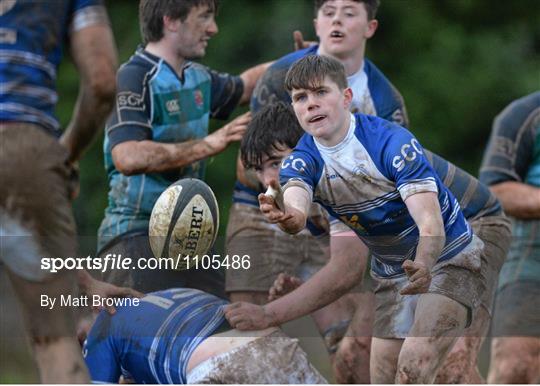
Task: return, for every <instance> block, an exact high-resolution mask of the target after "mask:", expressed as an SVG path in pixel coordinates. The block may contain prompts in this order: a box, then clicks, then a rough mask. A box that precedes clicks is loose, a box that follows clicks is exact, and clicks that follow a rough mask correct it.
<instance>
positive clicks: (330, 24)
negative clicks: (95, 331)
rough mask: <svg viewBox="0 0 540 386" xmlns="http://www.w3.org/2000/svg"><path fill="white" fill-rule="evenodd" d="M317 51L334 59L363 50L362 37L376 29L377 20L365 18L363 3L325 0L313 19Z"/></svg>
mask: <svg viewBox="0 0 540 386" xmlns="http://www.w3.org/2000/svg"><path fill="white" fill-rule="evenodd" d="M314 24H315V32H316V33H317V36H318V37H319V41H320V45H321V51H322V52H323V53H324V54H326V55H331V56H334V57H335V58H337V59H346V58H349V57H354V56H358V55H362V57H363V54H364V50H365V45H366V40H367V39H369V38H370V37H372V36H373V34H374V33H375V30H376V29H377V20H368V14H367V11H366V8H365V5H364V3H360V2H357V1H352V0H329V1H327V2H326V3H324V4H323V6H322V7H321V8H320V9H319V11H318V13H317V18H316V19H315V20H314Z"/></svg>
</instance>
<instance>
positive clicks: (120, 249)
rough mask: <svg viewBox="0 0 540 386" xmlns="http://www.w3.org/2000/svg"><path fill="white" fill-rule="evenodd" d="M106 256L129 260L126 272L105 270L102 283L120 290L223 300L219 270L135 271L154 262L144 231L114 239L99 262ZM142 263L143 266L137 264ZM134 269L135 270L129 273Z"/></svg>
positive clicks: (102, 253)
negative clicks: (194, 293) (190, 293)
mask: <svg viewBox="0 0 540 386" xmlns="http://www.w3.org/2000/svg"><path fill="white" fill-rule="evenodd" d="M107 254H114V255H116V256H121V258H126V257H129V258H131V259H132V260H133V264H134V265H133V267H130V269H108V270H106V271H105V272H104V273H103V274H102V279H103V280H104V281H106V282H108V283H112V284H114V285H118V286H122V287H131V288H134V289H136V290H137V291H141V292H143V293H147V292H154V291H161V290H164V289H168V288H176V287H185V288H195V289H198V290H201V291H205V292H208V293H211V294H212V295H215V296H218V297H220V298H223V299H225V298H226V294H225V280H224V274H223V270H221V269H213V268H209V269H202V268H200V269H189V270H183V271H176V270H173V269H165V268H162V269H158V268H156V269H138V267H145V266H146V265H147V263H148V260H149V259H154V254H153V252H152V249H151V248H150V242H149V240H148V231H147V230H135V231H130V232H128V233H125V234H123V235H120V236H117V237H116V238H115V239H113V240H111V241H110V242H109V243H108V244H107V245H105V246H104V247H103V249H102V250H101V251H100V252H99V256H100V257H101V258H102V259H103V258H104V257H105V256H107ZM140 259H143V260H146V262H144V264H143V265H141V264H139V263H138V262H137V261H138V260H140ZM132 268H135V269H132Z"/></svg>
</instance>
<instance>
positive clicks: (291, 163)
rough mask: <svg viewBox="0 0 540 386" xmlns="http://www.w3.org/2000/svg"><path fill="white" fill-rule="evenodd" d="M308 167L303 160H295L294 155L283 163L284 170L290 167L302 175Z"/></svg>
mask: <svg viewBox="0 0 540 386" xmlns="http://www.w3.org/2000/svg"><path fill="white" fill-rule="evenodd" d="M306 166H307V165H306V161H304V160H303V159H302V158H294V156H293V155H290V156H289V157H287V158H285V159H284V160H283V162H282V163H281V168H282V169H287V168H288V167H291V168H292V169H293V170H296V171H297V172H300V173H304V172H305V171H306Z"/></svg>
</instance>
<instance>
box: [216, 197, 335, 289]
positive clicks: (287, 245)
mask: <svg viewBox="0 0 540 386" xmlns="http://www.w3.org/2000/svg"><path fill="white" fill-rule="evenodd" d="M329 242H330V239H329V237H328V235H323V236H320V237H315V236H313V235H312V234H311V233H310V232H309V231H307V230H304V231H302V232H301V233H299V234H297V235H289V234H287V233H285V232H283V231H282V230H281V229H279V228H278V226H277V225H276V224H270V223H268V221H267V220H266V218H265V217H264V216H263V215H262V213H261V212H260V210H259V208H258V207H256V206H251V205H246V204H241V203H234V204H233V205H232V206H231V210H230V212H229V223H228V226H227V241H226V253H227V254H228V255H239V256H243V255H248V256H249V257H250V262H251V266H250V268H249V269H247V270H243V269H238V270H232V269H229V270H227V272H226V276H225V277H226V279H225V288H226V291H227V292H237V291H261V292H267V291H268V290H269V289H270V287H271V286H272V284H273V283H274V280H275V279H276V277H277V276H278V274H280V273H281V272H286V273H289V274H292V275H295V276H298V277H300V278H301V279H302V280H307V279H309V278H310V277H311V276H313V275H314V274H315V272H317V271H318V270H320V269H321V268H322V267H323V266H324V265H325V264H326V263H327V261H328V260H329Z"/></svg>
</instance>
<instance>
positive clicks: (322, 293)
mask: <svg viewBox="0 0 540 386" xmlns="http://www.w3.org/2000/svg"><path fill="white" fill-rule="evenodd" d="M360 277H361V275H360V274H357V273H356V272H354V271H349V272H343V271H340V270H339V269H336V268H335V267H332V264H331V263H328V264H327V265H326V266H324V267H323V268H322V269H321V270H320V271H319V272H317V273H316V274H315V275H314V276H313V277H312V278H311V279H310V280H308V281H307V282H305V283H304V284H302V285H301V286H300V287H298V288H297V289H296V290H294V291H292V292H290V293H289V294H287V295H285V296H283V297H281V298H279V299H277V300H274V301H273V302H270V303H268V304H267V305H266V306H264V308H265V310H266V312H267V313H268V314H269V315H271V318H272V320H273V321H274V325H280V324H283V323H285V322H288V321H290V320H294V319H297V318H300V317H302V316H304V315H309V314H311V313H312V312H314V311H316V310H318V309H320V308H322V307H324V306H326V305H328V304H330V303H332V302H333V301H335V300H337V299H339V298H340V297H341V296H342V295H343V294H345V293H347V292H348V291H349V290H350V289H351V288H353V287H354V286H355V284H357V283H358V281H359V280H360Z"/></svg>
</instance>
